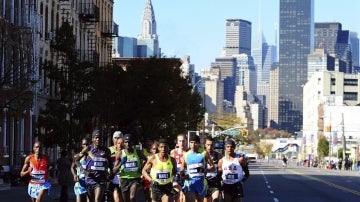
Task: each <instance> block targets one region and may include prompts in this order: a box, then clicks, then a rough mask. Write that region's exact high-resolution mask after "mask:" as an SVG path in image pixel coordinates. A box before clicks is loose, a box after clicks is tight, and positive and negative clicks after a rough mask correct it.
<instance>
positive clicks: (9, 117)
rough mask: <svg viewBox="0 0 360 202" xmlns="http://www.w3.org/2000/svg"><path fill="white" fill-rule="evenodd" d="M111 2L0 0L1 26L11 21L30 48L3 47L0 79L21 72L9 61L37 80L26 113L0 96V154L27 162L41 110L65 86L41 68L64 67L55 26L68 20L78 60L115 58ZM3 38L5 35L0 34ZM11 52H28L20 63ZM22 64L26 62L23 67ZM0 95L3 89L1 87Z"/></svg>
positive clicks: (103, 62)
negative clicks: (50, 64) (47, 65)
mask: <svg viewBox="0 0 360 202" xmlns="http://www.w3.org/2000/svg"><path fill="white" fill-rule="evenodd" d="M112 6H113V1H112V0H104V1H93V0H82V1H76V0H69V1H48V0H12V1H2V3H1V4H0V23H1V26H2V27H3V26H4V28H6V27H10V26H8V25H11V27H13V28H15V30H17V31H16V32H14V33H16V34H17V35H18V36H20V39H21V40H18V41H20V43H19V46H18V47H19V48H21V49H23V50H26V54H25V52H24V53H20V52H15V51H11V49H13V48H11V47H6V46H3V47H4V49H2V50H1V51H0V58H1V59H0V60H1V63H0V66H1V72H2V74H1V79H3V78H4V75H5V74H4V73H6V72H10V73H11V74H13V73H14V72H17V71H18V70H16V71H14V70H15V68H13V69H11V70H9V69H6V67H10V66H11V67H16V68H18V67H19V72H21V71H22V72H24V73H27V74H28V73H29V72H31V75H28V76H29V77H30V78H31V79H32V81H36V82H33V83H35V84H33V85H27V88H28V89H27V92H28V93H31V96H32V98H33V101H32V104H31V106H29V107H27V108H25V109H24V111H23V114H20V115H19V114H15V113H13V110H12V108H11V103H9V102H8V101H7V100H11V99H10V97H9V96H7V97H4V98H3V99H1V98H0V104H1V106H2V110H3V112H4V114H3V115H1V116H0V121H1V123H2V124H1V134H2V138H1V140H0V143H1V145H2V148H3V149H2V151H0V152H1V153H0V156H2V157H4V156H6V159H5V163H6V164H9V165H10V166H15V167H17V166H19V165H21V164H22V163H23V162H22V158H23V157H24V155H25V154H28V153H31V152H32V144H33V142H34V141H35V140H36V139H37V135H38V134H39V133H40V132H41V131H39V130H38V128H37V126H36V125H37V118H38V116H39V112H40V109H44V107H45V104H46V103H47V101H48V100H49V99H50V98H51V99H57V98H58V97H57V96H58V92H59V91H60V90H61V89H60V88H59V86H58V84H56V83H55V82H54V81H52V80H50V79H49V78H47V77H46V72H45V70H44V69H43V68H42V65H43V64H44V62H45V61H53V62H54V63H56V64H57V65H58V66H59V67H60V68H65V67H66V65H65V64H64V63H63V61H62V59H63V56H61V54H60V53H59V52H58V51H57V50H56V48H54V47H56V45H57V41H56V38H57V37H56V36H57V35H58V34H61V33H57V30H58V29H59V28H60V27H61V26H62V25H63V24H64V23H65V22H66V23H69V24H70V25H71V26H72V29H73V30H72V31H73V34H74V36H75V49H76V51H77V53H78V55H77V60H78V61H79V62H81V61H88V62H89V63H90V64H91V65H92V66H93V67H94V68H96V67H99V66H105V65H107V64H109V63H111V55H112V54H111V53H112V39H113V37H114V36H116V33H117V30H116V26H114V23H113V20H112V19H113V15H112V13H113V10H112V8H113V7H112ZM6 29H7V28H6ZM15 30H14V31H15ZM19 33H20V34H19ZM1 34H4V32H1ZM14 36H15V34H14ZM4 37H5V36H4ZM6 37H8V36H6ZM1 39H2V40H3V39H5V38H3V37H1ZM3 42H4V41H3ZM13 50H15V49H13ZM11 54H13V56H15V55H18V56H20V55H24V56H26V58H23V59H24V61H23V62H24V63H19V64H16V63H13V62H12V63H11V61H9V60H6V59H5V60H2V58H6V57H8V56H9V55H11ZM23 64H26V66H22V65H23ZM19 78H20V77H19ZM0 88H1V89H0V91H3V90H4V89H3V88H2V87H1V86H0ZM0 95H3V93H2V92H0ZM54 154H56V152H54ZM56 157H57V156H53V157H52V158H56Z"/></svg>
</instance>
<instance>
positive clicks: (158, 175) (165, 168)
mask: <svg viewBox="0 0 360 202" xmlns="http://www.w3.org/2000/svg"><path fill="white" fill-rule="evenodd" d="M155 159H156V163H155V166H154V167H152V168H151V171H150V176H151V178H152V179H153V180H154V181H156V182H158V183H159V184H160V185H164V184H169V183H171V182H172V180H173V177H174V176H173V173H172V170H173V164H172V163H171V158H170V156H168V159H167V161H165V162H163V161H160V159H159V155H158V154H155Z"/></svg>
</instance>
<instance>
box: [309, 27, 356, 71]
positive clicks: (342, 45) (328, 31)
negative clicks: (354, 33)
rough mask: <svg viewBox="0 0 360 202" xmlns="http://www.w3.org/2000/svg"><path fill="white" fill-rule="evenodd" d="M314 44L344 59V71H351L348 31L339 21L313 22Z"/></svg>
mask: <svg viewBox="0 0 360 202" xmlns="http://www.w3.org/2000/svg"><path fill="white" fill-rule="evenodd" d="M315 45H316V46H317V48H323V49H324V50H325V53H327V54H329V55H331V56H333V57H336V58H339V59H341V60H342V61H344V62H345V63H346V72H347V73H351V72H352V54H351V45H350V33H349V31H348V30H342V25H341V23H338V22H331V23H327V22H321V23H320V22H319V23H315Z"/></svg>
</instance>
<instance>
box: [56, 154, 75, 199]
mask: <svg viewBox="0 0 360 202" xmlns="http://www.w3.org/2000/svg"><path fill="white" fill-rule="evenodd" d="M56 165H57V178H58V183H59V185H60V186H61V192H60V202H68V200H69V194H68V189H69V186H70V185H71V184H72V177H71V176H72V175H71V160H70V159H69V158H68V156H67V151H65V150H63V151H61V155H60V158H59V159H58V160H57V161H56Z"/></svg>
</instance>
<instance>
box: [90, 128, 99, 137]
mask: <svg viewBox="0 0 360 202" xmlns="http://www.w3.org/2000/svg"><path fill="white" fill-rule="evenodd" d="M100 135H101V133H100V130H98V129H95V130H93V132H92V135H91V136H92V137H96V136H100Z"/></svg>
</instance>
